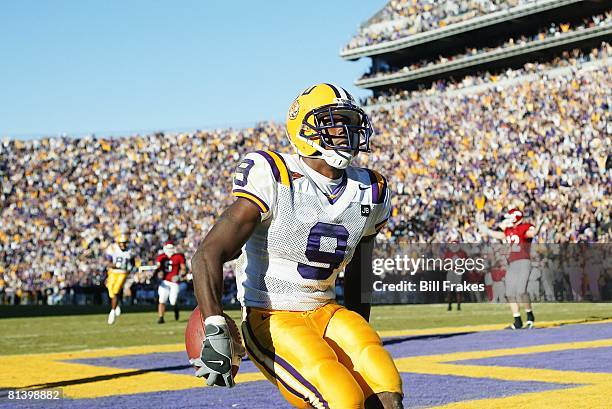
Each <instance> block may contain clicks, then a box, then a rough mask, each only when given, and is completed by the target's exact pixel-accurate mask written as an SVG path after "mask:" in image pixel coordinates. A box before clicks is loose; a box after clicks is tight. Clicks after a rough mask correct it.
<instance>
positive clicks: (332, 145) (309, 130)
mask: <svg viewBox="0 0 612 409" xmlns="http://www.w3.org/2000/svg"><path fill="white" fill-rule="evenodd" d="M351 117H352V118H351ZM311 121H312V122H314V125H312V124H311ZM333 130H338V131H340V132H338V133H332V132H330V131H333ZM372 132H373V131H372V125H371V123H370V119H369V118H368V116H367V115H366V114H365V113H364V112H363V111H362V110H361V108H358V107H346V108H345V107H339V106H333V105H328V106H323V107H321V108H318V109H315V110H313V111H310V112H309V113H307V114H306V116H305V117H304V121H303V127H302V130H301V132H300V136H302V137H304V138H308V139H311V140H313V139H319V140H320V142H321V146H322V147H324V148H326V149H333V150H338V151H347V152H354V153H357V152H370V136H372ZM338 139H344V142H345V143H340V144H338V143H336V142H335V140H338Z"/></svg>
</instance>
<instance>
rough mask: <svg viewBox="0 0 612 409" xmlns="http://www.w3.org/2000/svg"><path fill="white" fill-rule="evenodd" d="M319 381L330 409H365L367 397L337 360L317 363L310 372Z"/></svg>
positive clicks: (324, 360)
mask: <svg viewBox="0 0 612 409" xmlns="http://www.w3.org/2000/svg"><path fill="white" fill-rule="evenodd" d="M309 372H310V373H311V376H312V377H314V378H316V379H317V384H318V385H319V386H320V391H321V394H322V395H323V399H324V400H325V401H327V403H328V405H329V408H330V409H334V408H341V409H344V408H347V409H349V408H350V409H352V408H355V409H361V408H363V405H364V402H365V397H364V395H363V391H362V390H361V387H360V386H359V384H358V383H357V381H356V380H355V378H353V376H352V375H351V373H350V372H349V370H348V369H347V368H346V367H345V366H344V365H342V364H341V363H340V362H338V361H337V360H335V359H331V358H330V359H323V360H320V361H318V362H316V363H315V364H314V365H313V366H312V368H311V369H310V371H309Z"/></svg>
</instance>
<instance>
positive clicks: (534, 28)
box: [340, 0, 611, 95]
mask: <svg viewBox="0 0 612 409" xmlns="http://www.w3.org/2000/svg"><path fill="white" fill-rule="evenodd" d="M610 8H611V7H610V2H609V1H606V0H537V1H534V2H531V3H526V4H522V5H519V6H515V7H512V8H509V9H507V10H502V11H498V12H493V13H489V14H485V15H482V16H478V17H474V18H471V19H468V20H464V21H461V22H457V23H452V24H448V25H447V26H444V27H440V28H436V29H434V30H429V31H426V32H421V33H418V34H414V35H410V36H407V37H403V38H399V39H397V40H390V41H384V42H382V43H378V44H373V45H369V46H363V47H358V48H353V49H345V50H343V51H341V53H340V55H341V57H342V58H344V59H346V60H356V59H359V58H361V57H370V58H371V59H372V70H371V71H372V72H373V73H374V75H373V76H369V77H367V78H366V77H364V78H362V79H359V80H357V81H356V82H355V85H357V86H359V87H361V88H366V89H372V90H373V91H374V93H375V95H376V94H377V92H379V91H384V90H385V89H387V88H391V87H393V88H395V89H414V88H418V87H419V86H420V85H427V84H430V83H431V82H433V81H436V80H438V79H444V78H447V77H450V76H453V77H454V78H457V77H459V76H462V75H465V74H470V73H473V72H475V71H478V70H482V68H483V67H486V68H487V69H488V70H493V69H498V68H506V67H507V68H515V67H519V66H521V65H522V64H524V63H526V62H529V61H533V60H535V59H538V58H540V57H544V58H549V57H554V56H556V55H559V53H560V52H562V51H564V50H568V49H572V48H576V47H578V48H587V47H596V46H598V45H599V43H600V42H601V41H610V34H611V32H610V27H609V25H604V27H601V25H598V26H597V27H589V28H585V29H579V30H575V31H572V32H564V33H560V34H561V35H558V36H554V37H550V38H543V39H538V40H534V41H528V42H525V41H518V40H517V39H519V38H520V37H523V36H527V37H533V36H534V35H535V34H537V33H538V31H539V30H542V29H547V27H548V26H550V25H551V24H557V25H558V24H563V23H571V25H572V27H574V26H577V25H580V24H581V21H582V19H584V18H585V17H591V16H594V15H598V14H601V13H605V12H606V11H609V10H610ZM380 14H381V12H378V13H376V15H375V16H374V17H372V18H371V19H370V21H372V19H374V18H375V17H376V16H379V15H380ZM394 22H395V20H394V21H386V22H377V23H375V24H373V25H374V26H378V27H381V25H383V26H384V25H385V24H387V26H388V24H393V23H394ZM367 24H368V23H367V22H366V25H367ZM365 29H367V28H365ZM509 39H514V40H515V44H514V45H512V46H504V47H503V48H498V49H493V50H492V49H491V48H493V47H499V45H500V44H501V43H503V42H504V41H505V40H509ZM466 48H469V49H476V50H482V51H480V52H478V53H476V54H474V53H471V55H466V56H465V57H459V55H462V54H464V53H465V52H466ZM442 55H443V56H445V57H446V58H445V59H443V61H444V63H436V64H431V63H429V64H427V65H425V66H422V63H423V62H424V61H430V62H433V61H436V60H437V59H438V58H439V57H440V56H442ZM415 65H418V67H416V68H412V69H409V68H404V67H414V66H415ZM381 68H382V69H381ZM381 71H384V72H387V73H385V74H382V75H381V74H380V72H381Z"/></svg>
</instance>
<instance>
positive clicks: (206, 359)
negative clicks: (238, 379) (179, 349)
mask: <svg viewBox="0 0 612 409" xmlns="http://www.w3.org/2000/svg"><path fill="white" fill-rule="evenodd" d="M204 329H205V334H206V338H205V340H204V342H203V343H202V353H201V355H200V358H197V359H190V360H189V362H190V363H191V364H192V365H194V366H196V367H198V370H197V371H196V374H195V375H196V376H197V377H206V384H207V385H208V386H212V385H217V386H227V387H229V388H231V387H233V386H234V385H235V383H234V377H233V376H232V357H233V356H234V345H233V342H232V336H231V334H230V331H229V328H228V325H227V322H226V321H225V318H224V317H222V316H220V315H213V316H211V317H208V318H206V320H205V321H204Z"/></svg>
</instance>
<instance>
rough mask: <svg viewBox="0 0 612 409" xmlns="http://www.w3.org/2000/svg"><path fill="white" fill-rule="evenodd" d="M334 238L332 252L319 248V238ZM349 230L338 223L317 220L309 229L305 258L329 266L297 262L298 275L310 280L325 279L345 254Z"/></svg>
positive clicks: (338, 264)
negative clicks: (334, 242)
mask: <svg viewBox="0 0 612 409" xmlns="http://www.w3.org/2000/svg"><path fill="white" fill-rule="evenodd" d="M324 237H325V238H329V239H335V240H336V248H335V250H334V251H333V252H331V251H323V250H321V239H323V238H324ZM348 237H349V232H348V230H346V227H344V226H341V225H339V224H330V223H323V222H319V223H317V224H315V225H314V226H313V227H312V229H310V234H309V235H308V244H307V245H306V252H305V254H306V258H307V259H308V261H312V262H315V263H326V264H329V267H314V266H309V265H308V264H304V263H298V267H297V270H298V272H299V273H300V275H301V276H302V277H304V278H307V279H310V280H325V279H327V278H329V276H330V275H331V274H332V273H333V271H334V270H335V269H336V268H338V267H339V266H340V263H342V261H343V260H344V256H345V254H346V242H347V239H348Z"/></svg>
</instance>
